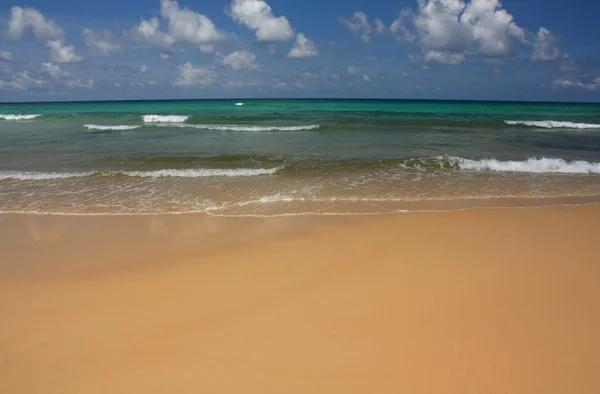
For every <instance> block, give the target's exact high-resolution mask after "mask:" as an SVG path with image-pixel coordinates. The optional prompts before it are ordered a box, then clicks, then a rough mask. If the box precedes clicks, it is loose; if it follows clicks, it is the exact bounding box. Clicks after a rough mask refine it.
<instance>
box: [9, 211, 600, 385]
mask: <svg viewBox="0 0 600 394" xmlns="http://www.w3.org/2000/svg"><path fill="white" fill-rule="evenodd" d="M598 234H600V206H598V205H585V206H563V207H561V206H554V207H545V208H504V209H469V210H457V211H449V212H415V213H399V214H389V215H367V216H361V215H348V216H324V215H307V216H291V217H285V216H279V217H234V218H226V217H213V216H208V215H205V214H185V215H130V216H127V215H114V216H76V215H71V216H69V215H34V214H3V215H0V251H1V252H0V316H2V318H1V319H0V392H2V393H11V394H17V393H18V394H21V393H23V394H29V393H43V394H55V393H56V394H58V393H61V394H71V393H73V394H81V393H86V394H93V393H261V394H265V393H411V394H420V393H461V394H470V393H490V394H491V393H527V394H531V393H540V394H541V393H543V394H552V393H556V394H559V393H560V394H565V393H576V394H587V393H590V394H591V393H597V392H600V375H599V374H598V371H599V370H600V336H599V335H598V332H600V313H599V312H598V311H600V286H599V285H598V278H600V264H599V263H600V258H599V257H598V250H597V244H598V241H597V237H598Z"/></svg>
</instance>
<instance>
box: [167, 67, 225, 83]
mask: <svg viewBox="0 0 600 394" xmlns="http://www.w3.org/2000/svg"><path fill="white" fill-rule="evenodd" d="M177 68H178V69H179V77H178V78H177V79H176V80H175V81H173V82H172V83H173V85H175V86H192V85H201V86H208V85H212V84H214V83H215V82H216V80H217V73H216V72H215V70H214V69H213V68H211V67H207V66H194V65H193V64H192V63H190V62H187V63H185V64H183V65H181V66H179V67H177Z"/></svg>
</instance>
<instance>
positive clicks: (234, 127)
mask: <svg viewBox="0 0 600 394" xmlns="http://www.w3.org/2000/svg"><path fill="white" fill-rule="evenodd" d="M156 126H163V127H167V126H168V127H172V126H176V127H191V128H194V129H200V130H216V131H254V132H257V131H304V130H316V129H318V128H319V127H321V125H318V124H311V125H300V126H251V125H230V124H162V125H161V124H157V125H156Z"/></svg>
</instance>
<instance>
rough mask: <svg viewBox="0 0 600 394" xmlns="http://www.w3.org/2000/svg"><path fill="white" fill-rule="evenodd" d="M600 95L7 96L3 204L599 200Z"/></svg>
mask: <svg viewBox="0 0 600 394" xmlns="http://www.w3.org/2000/svg"><path fill="white" fill-rule="evenodd" d="M598 196H600V104H565V103H512V102H510V103H509V102H507V103H504V102H446V101H406V100H201V101H138V102H90V103H33V104H0V211H3V212H49V213H155V212H192V211H193V212H198V211H199V212H207V213H210V214H223V215H255V214H257V215H263V214H264V215H275V214H297V213H372V212H392V211H398V210H418V209H425V208H427V209H429V208H432V209H435V208H438V207H441V208H443V207H447V206H453V207H454V206H458V207H469V206H480V205H486V204H487V205H504V204H515V203H514V201H517V200H518V201H519V203H523V204H527V201H535V202H536V203H537V202H539V201H540V199H541V200H543V201H559V200H560V201H563V200H564V199H565V198H585V199H586V201H588V200H590V199H591V200H594V201H595V199H596V197H598Z"/></svg>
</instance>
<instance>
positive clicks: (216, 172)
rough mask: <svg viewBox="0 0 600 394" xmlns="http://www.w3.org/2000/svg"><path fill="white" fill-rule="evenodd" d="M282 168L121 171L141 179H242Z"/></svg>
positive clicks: (273, 172) (267, 173) (271, 172)
mask: <svg viewBox="0 0 600 394" xmlns="http://www.w3.org/2000/svg"><path fill="white" fill-rule="evenodd" d="M282 168H283V167H274V168H232V169H218V168H190V169H181V170H173V169H165V170H157V171H123V172H121V173H122V174H124V175H128V176H136V177H143V178H163V177H174V178H203V177H215V176H224V177H244V176H257V175H273V174H275V173H277V171H279V170H281V169H282Z"/></svg>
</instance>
